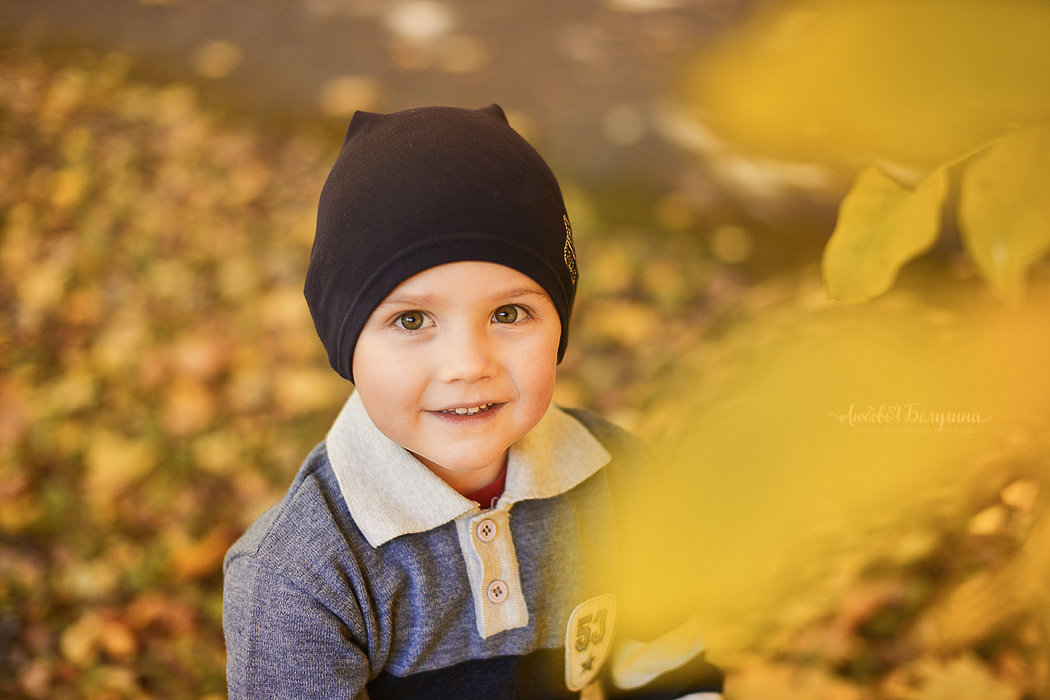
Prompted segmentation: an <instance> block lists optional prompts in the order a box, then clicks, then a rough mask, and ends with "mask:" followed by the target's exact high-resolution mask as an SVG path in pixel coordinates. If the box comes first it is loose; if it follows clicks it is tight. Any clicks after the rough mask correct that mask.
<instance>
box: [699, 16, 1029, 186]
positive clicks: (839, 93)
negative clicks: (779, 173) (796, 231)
mask: <svg viewBox="0 0 1050 700" xmlns="http://www.w3.org/2000/svg"><path fill="white" fill-rule="evenodd" d="M751 9H752V10H753V11H750V12H747V13H745V16H744V17H743V18H742V21H741V22H740V23H739V24H737V25H735V26H734V27H733V28H732V29H731V31H727V32H725V33H723V36H722V38H721V39H720V40H718V41H715V42H709V43H708V44H706V45H705V46H704V47H703V50H702V53H701V55H699V56H698V59H697V61H696V63H695V64H694V66H692V70H691V72H690V74H689V79H688V84H687V86H686V88H685V89H686V94H685V96H684V102H685V104H686V106H687V108H689V110H690V111H691V113H692V114H693V115H695V118H696V119H697V120H698V121H700V122H701V123H702V125H703V126H704V127H706V129H707V130H708V131H710V132H712V133H714V134H715V135H716V136H718V137H721V138H723V139H725V140H727V141H729V142H730V144H731V145H733V146H736V147H737V148H738V149H740V150H744V151H747V152H749V153H752V154H755V155H762V156H766V157H772V158H780V159H786V160H801V161H806V162H822V163H827V164H829V165H832V166H838V167H841V168H844V169H845V170H846V171H848V172H852V171H855V169H856V167H857V166H858V164H865V163H871V162H891V163H895V164H897V165H899V166H904V167H906V168H909V169H911V168H914V169H917V170H918V171H919V172H925V171H928V170H929V169H931V168H933V167H934V166H935V165H936V164H937V163H940V162H942V161H944V160H945V159H947V158H950V157H952V156H954V155H955V154H956V153H960V152H963V151H965V150H968V149H969V148H971V147H972V146H974V145H975V144H977V143H980V142H983V141H985V140H986V139H988V138H990V137H992V136H994V135H996V134H998V133H1001V132H1002V131H1004V130H1005V129H1007V128H1010V125H1030V124H1036V123H1039V122H1040V121H1042V120H1043V119H1045V118H1046V114H1047V111H1048V109H1050V71H1048V70H1047V69H1048V67H1050V52H1048V51H1047V50H1046V46H1047V41H1048V39H1050V4H1048V3H1045V2H1038V1H1036V2H1011V3H1001V2H987V0H924V2H911V1H910V0H854V1H853V2H835V1H834V0H786V1H783V2H765V3H756V5H755V7H754V8H751Z"/></svg>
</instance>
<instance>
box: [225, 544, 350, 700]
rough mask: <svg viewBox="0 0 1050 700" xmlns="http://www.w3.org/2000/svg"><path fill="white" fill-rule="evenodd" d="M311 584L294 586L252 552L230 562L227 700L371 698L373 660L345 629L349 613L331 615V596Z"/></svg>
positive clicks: (227, 579) (304, 581)
mask: <svg viewBox="0 0 1050 700" xmlns="http://www.w3.org/2000/svg"><path fill="white" fill-rule="evenodd" d="M314 580H315V581H316V579H314ZM310 582H311V579H310V578H309V577H307V578H304V579H302V580H299V579H297V580H295V581H293V580H291V579H290V577H287V576H285V575H283V574H282V573H279V572H276V571H274V570H272V568H270V567H268V566H265V565H263V564H261V563H260V562H259V561H258V560H257V559H256V558H254V557H252V556H250V555H240V556H235V557H231V558H230V559H229V560H228V561H227V563H226V576H225V583H224V591H223V629H224V632H225V635H226V654H227V664H226V675H227V684H228V686H229V698H230V700H254V699H256V698H275V699H277V698H289V699H291V698H296V699H299V700H309V699H310V698H318V699H320V698H324V699H325V700H337V699H338V700H367V698H368V693H367V691H366V690H365V685H366V683H367V682H368V678H369V662H368V656H367V654H366V653H365V652H364V650H363V648H362V647H361V645H360V644H359V643H357V642H356V641H355V639H354V635H353V633H352V632H351V629H350V626H349V625H348V624H347V620H346V618H347V616H348V613H349V612H350V611H348V610H346V609H342V610H334V609H333V605H331V604H330V603H329V602H326V601H329V600H332V597H331V596H329V595H326V594H325V593H324V592H323V591H317V590H315V591H312V590H310V587H311V586H310V585H309V584H310ZM357 615H358V617H359V613H358V614H357ZM351 616H352V615H351ZM354 626H356V627H358V628H360V627H359V626H358V625H354Z"/></svg>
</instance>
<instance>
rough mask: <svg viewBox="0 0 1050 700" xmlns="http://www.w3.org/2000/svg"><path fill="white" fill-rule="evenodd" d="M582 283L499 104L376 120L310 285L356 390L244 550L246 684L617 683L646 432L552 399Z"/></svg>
mask: <svg viewBox="0 0 1050 700" xmlns="http://www.w3.org/2000/svg"><path fill="white" fill-rule="evenodd" d="M576 280H577V270H576V256H575V250H574V248H573V241H572V230H571V228H570V225H569V219H568V216H567V214H566V212H565V205H564V203H563V200H562V196H561V191H560V189H559V187H558V184H557V181H556V180H555V178H554V175H553V174H552V173H551V171H550V169H549V168H548V167H547V165H546V163H544V161H543V160H542V158H541V157H540V156H539V154H538V153H536V152H535V150H533V149H532V147H531V146H529V144H528V143H526V142H525V141H524V140H523V139H522V138H521V137H520V136H519V135H518V134H517V133H516V132H515V131H514V130H513V129H511V128H510V127H509V125H508V124H507V121H506V118H505V117H504V115H503V112H502V111H501V110H500V108H499V107H498V106H496V105H493V106H491V107H488V108H485V109H482V110H464V109H456V108H448V107H433V108H424V109H418V110H410V111H406V112H399V113H394V114H389V115H379V114H368V113H360V112H359V113H357V114H356V115H355V116H354V118H353V120H352V121H351V124H350V128H349V130H348V132H347V138H346V141H345V143H344V145H343V149H342V151H341V153H340V155H339V157H338V159H337V161H336V163H335V166H334V167H333V169H332V172H331V173H330V175H329V177H328V179H327V181H326V183H325V186H324V189H323V191H322V194H321V199H320V204H319V207H318V217H317V233H316V238H315V240H314V247H313V251H312V253H311V259H310V266H309V269H308V272H307V278H306V285H305V295H306V299H307V303H308V305H309V307H310V312H311V315H312V316H313V319H314V323H315V325H316V327H317V331H318V334H319V336H320V338H321V341H322V343H323V344H324V346H325V348H326V350H327V351H328V355H329V359H330V361H331V364H332V366H333V368H334V369H335V370H336V371H337V372H338V373H339V374H340V375H342V376H343V377H345V378H346V379H348V380H349V381H350V382H352V383H353V384H354V386H355V391H354V393H353V394H352V395H351V397H350V399H349V400H348V401H347V403H346V405H345V406H344V408H343V410H342V411H341V413H340V415H339V416H338V418H337V419H336V420H335V422H334V424H333V426H332V428H331V430H330V431H329V433H328V435H327V438H326V440H325V441H324V442H323V443H322V444H321V445H319V446H318V447H317V448H315V449H314V450H313V452H312V453H311V454H310V455H309V456H308V457H307V459H306V461H305V462H304V464H303V466H302V467H301V469H300V470H299V473H298V475H297V476H296V478H295V481H294V482H293V484H292V486H291V488H290V490H289V492H288V494H287V495H286V496H285V497H284V499H283V500H282V501H281V503H279V504H277V505H276V506H275V507H274V508H272V509H271V510H270V511H268V512H267V513H266V514H264V515H263V516H261V517H260V518H259V520H258V521H257V522H256V523H255V524H254V525H253V526H252V527H251V528H250V529H249V531H248V532H247V533H246V534H245V535H244V536H243V537H242V538H241V540H240V541H238V542H237V543H236V544H235V545H234V546H233V548H231V550H230V552H229V554H228V555H227V558H226V566H225V572H226V582H225V591H224V615H223V619H224V627H225V631H226V639H227V651H228V662H227V675H228V680H229V687H230V697H231V698H271V697H274V698H275V697H286V698H348V699H349V698H373V699H378V698H398V699H399V700H412V699H413V698H428V699H430V698H457V699H462V698H572V697H580V693H581V691H584V689H585V688H586V689H588V690H587V691H586V692H587V693H588V697H596V695H594V693H596V692H599V691H597V688H598V686H599V683H600V682H602V679H601V678H600V675H601V674H602V671H603V668H604V667H605V666H607V664H605V663H604V662H605V660H606V658H607V657H608V656H609V653H610V651H611V649H612V645H613V636H614V628H615V617H616V610H615V604H616V603H615V597H614V596H613V595H612V587H613V584H612V582H611V578H610V576H611V574H612V572H613V570H614V565H615V543H614V539H613V535H614V533H615V521H614V520H613V510H614V508H613V499H614V496H615V495H616V492H617V488H616V482H617V478H616V476H615V475H616V474H617V473H618V472H623V473H624V474H625V476H624V478H625V479H626V478H628V476H629V475H628V474H627V470H628V469H629V465H630V459H629V453H630V451H631V446H630V444H629V442H630V441H629V439H628V437H627V436H626V435H625V434H624V433H622V432H621V431H619V430H618V429H616V428H614V427H612V426H610V425H609V424H607V423H604V422H602V421H600V420H598V419H596V418H594V417H592V416H589V415H587V414H583V413H570V412H564V411H561V410H559V409H557V408H553V407H551V406H550V403H551V396H552V392H553V387H554V377H555V371H556V366H557V364H558V362H560V360H561V358H562V355H563V353H564V351H565V347H566V343H567V339H568V327H569V316H570V312H571V310H572V303H573V299H574V297H575V291H576ZM636 656H637V654H636ZM691 668H693V669H694V670H695V664H694V666H693V667H691ZM605 675H607V674H605ZM695 680H696V677H695V675H692V676H690V678H689V681H690V685H688V686H682V688H685V689H687V690H696V689H701V686H702V684H701V685H696V684H695V683H694V681H695ZM718 682H719V681H718V679H715V681H713V685H712V686H711V687H712V688H716V687H717V685H718ZM635 685H638V683H635ZM650 685H652V684H650ZM650 691H652V688H651V687H647V688H645V689H643V690H641V691H639V692H640V693H647V694H644V695H643V694H638V695H635V696H632V697H653V698H655V697H674V695H675V694H677V693H678V692H679V690H678V689H676V690H675V691H668V690H666V689H664V690H661V691H660V692H661V693H662V694H657V692H656V691H652V692H650ZM599 696H600V695H599Z"/></svg>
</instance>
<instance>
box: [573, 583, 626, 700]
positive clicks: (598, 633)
mask: <svg viewBox="0 0 1050 700" xmlns="http://www.w3.org/2000/svg"><path fill="white" fill-rule="evenodd" d="M615 618H616V596H614V595H612V594H611V593H606V594H604V595H600V596H598V597H596V598H591V599H590V600H588V601H585V602H583V603H580V604H579V605H577V606H576V609H575V610H573V611H572V615H570V616H569V624H568V626H567V627H566V628H565V685H567V686H568V688H569V690H572V691H577V690H583V688H584V687H585V686H587V684H588V683H590V682H591V681H593V680H594V678H595V677H596V676H597V675H598V671H600V670H601V668H602V664H604V663H605V660H606V659H607V658H608V657H609V650H610V649H611V647H612V636H613V635H612V631H613V620H614V619H615Z"/></svg>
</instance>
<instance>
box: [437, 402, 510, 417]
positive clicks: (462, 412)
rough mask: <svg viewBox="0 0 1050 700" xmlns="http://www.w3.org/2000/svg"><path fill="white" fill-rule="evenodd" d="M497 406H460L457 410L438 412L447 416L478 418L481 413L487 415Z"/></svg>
mask: <svg viewBox="0 0 1050 700" xmlns="http://www.w3.org/2000/svg"><path fill="white" fill-rule="evenodd" d="M494 406H496V404H494V403H483V404H479V405H477V406H469V407H468V406H460V407H457V408H446V409H444V410H442V411H438V413H441V414H443V415H446V416H476V415H477V414H479V413H485V412H486V411H491V410H492V408H493V407H494Z"/></svg>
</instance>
